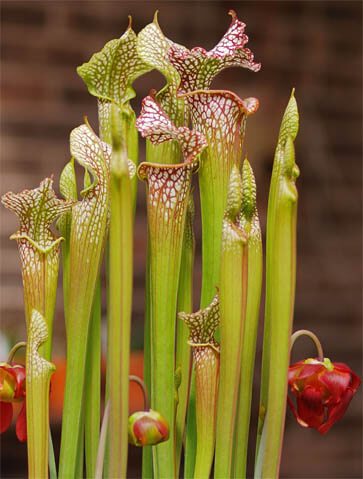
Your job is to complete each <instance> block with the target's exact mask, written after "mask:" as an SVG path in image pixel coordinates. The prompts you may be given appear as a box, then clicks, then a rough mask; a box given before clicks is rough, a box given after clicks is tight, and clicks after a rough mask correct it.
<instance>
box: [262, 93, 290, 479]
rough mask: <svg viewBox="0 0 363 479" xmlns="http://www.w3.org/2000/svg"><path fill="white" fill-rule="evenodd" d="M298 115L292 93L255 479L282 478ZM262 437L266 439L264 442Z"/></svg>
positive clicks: (271, 208)
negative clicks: (280, 474) (295, 141)
mask: <svg viewBox="0 0 363 479" xmlns="http://www.w3.org/2000/svg"><path fill="white" fill-rule="evenodd" d="M298 118H299V117H298V110H297V105H296V100H295V97H294V94H293V93H292V95H291V98H290V101H289V103H288V105H287V108H286V111H285V114H284V117H283V119H282V123H281V128H280V133H279V139H278V143H277V148H276V152H275V159H274V166H273V171H272V179H271V186H270V195H269V203H268V212H267V247H266V305H265V331H264V344H263V359H262V382H261V397H260V417H259V427H258V443H257V447H258V450H257V461H256V468H255V477H256V478H260V477H261V478H266V479H267V478H270V477H278V474H279V467H280V459H281V449H282V441H283V434H284V425H285V411H286V396H287V371H288V366H289V358H290V337H291V329H292V322H293V312H294V297H295V274H296V273H295V271H296V215H297V196H298V195H297V190H296V186H295V180H296V178H297V177H298V175H299V170H298V167H297V165H296V163H295V154H294V143H293V141H294V140H295V138H296V135H297V132H298ZM261 436H262V437H261Z"/></svg>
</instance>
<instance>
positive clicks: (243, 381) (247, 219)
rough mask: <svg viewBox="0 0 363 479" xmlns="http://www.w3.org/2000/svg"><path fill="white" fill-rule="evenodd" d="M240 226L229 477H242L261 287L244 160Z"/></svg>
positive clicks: (251, 186)
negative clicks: (242, 285) (241, 265)
mask: <svg viewBox="0 0 363 479" xmlns="http://www.w3.org/2000/svg"><path fill="white" fill-rule="evenodd" d="M239 221H240V224H241V226H242V228H243V230H244V232H245V234H246V235H247V305H246V318H245V324H244V333H243V341H242V352H241V375H240V384H239V398H238V408H237V415H236V420H235V434H234V444H235V447H234V450H233V462H232V476H233V477H246V466H247V450H248V437H249V426H250V415H251V400H252V388H253V372H254V364H255V352H256V339H257V330H258V319H259V311H260V302H261V287H262V270H263V264H262V263H263V258H262V238H261V229H260V223H259V219H258V212H257V206H256V183H255V179H254V175H253V171H252V168H251V166H250V164H249V162H248V160H247V159H245V161H244V163H243V168H242V211H241V215H240V218H239Z"/></svg>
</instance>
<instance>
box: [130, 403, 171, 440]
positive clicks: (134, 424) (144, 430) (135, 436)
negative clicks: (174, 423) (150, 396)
mask: <svg viewBox="0 0 363 479" xmlns="http://www.w3.org/2000/svg"><path fill="white" fill-rule="evenodd" d="M168 439H169V425H168V423H167V421H166V420H165V419H164V418H163V416H162V415H161V414H160V413H158V412H157V411H153V410H152V409H150V410H149V411H139V412H135V413H134V414H132V416H130V417H129V443H130V444H133V445H134V446H152V445H155V444H159V442H164V441H167V440H168Z"/></svg>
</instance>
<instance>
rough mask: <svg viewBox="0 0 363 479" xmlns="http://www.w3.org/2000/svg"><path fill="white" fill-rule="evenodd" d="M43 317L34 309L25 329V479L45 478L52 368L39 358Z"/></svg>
mask: <svg viewBox="0 0 363 479" xmlns="http://www.w3.org/2000/svg"><path fill="white" fill-rule="evenodd" d="M47 336H48V333H47V325H46V323H45V320H44V318H43V316H42V315H41V314H40V313H39V312H38V311H36V310H35V309H33V311H32V313H31V317H30V321H29V325H28V341H27V348H26V418H27V421H26V422H27V436H28V437H27V445H28V477H29V478H30V479H45V478H47V477H48V447H49V386H50V378H51V375H52V374H53V372H54V371H55V366H54V364H52V363H50V362H49V361H47V360H46V359H44V358H43V357H42V356H41V355H40V354H39V347H40V345H41V344H43V343H44V342H45V341H46V340H47Z"/></svg>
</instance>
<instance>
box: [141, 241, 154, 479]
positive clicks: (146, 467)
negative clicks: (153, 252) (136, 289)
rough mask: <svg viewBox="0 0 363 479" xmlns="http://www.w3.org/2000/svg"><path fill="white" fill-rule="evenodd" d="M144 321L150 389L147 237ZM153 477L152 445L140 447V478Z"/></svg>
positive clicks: (146, 370)
mask: <svg viewBox="0 0 363 479" xmlns="http://www.w3.org/2000/svg"><path fill="white" fill-rule="evenodd" d="M145 292H146V293H145V323H144V382H145V384H146V387H147V390H148V391H151V336H150V329H151V318H150V307H151V305H150V252H149V239H148V248H147V258H146V285H145ZM152 477H153V456H152V447H151V446H145V447H143V448H142V479H152Z"/></svg>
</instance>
